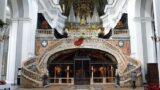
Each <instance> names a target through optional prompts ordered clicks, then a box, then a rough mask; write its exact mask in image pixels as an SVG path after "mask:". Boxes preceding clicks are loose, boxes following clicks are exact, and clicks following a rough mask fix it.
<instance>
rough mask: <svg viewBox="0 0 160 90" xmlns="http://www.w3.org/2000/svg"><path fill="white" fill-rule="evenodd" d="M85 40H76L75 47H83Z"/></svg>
mask: <svg viewBox="0 0 160 90" xmlns="http://www.w3.org/2000/svg"><path fill="white" fill-rule="evenodd" d="M83 40H84V38H83V37H81V38H79V39H78V40H76V41H75V42H74V45H75V46H81V44H82V43H83Z"/></svg>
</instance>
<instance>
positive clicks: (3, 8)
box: [0, 0, 7, 79]
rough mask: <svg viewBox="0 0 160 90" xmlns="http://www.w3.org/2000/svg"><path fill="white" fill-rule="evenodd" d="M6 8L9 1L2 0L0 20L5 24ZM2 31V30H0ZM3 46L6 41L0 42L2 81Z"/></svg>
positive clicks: (0, 33) (0, 2)
mask: <svg viewBox="0 0 160 90" xmlns="http://www.w3.org/2000/svg"><path fill="white" fill-rule="evenodd" d="M6 6H7V0H0V20H2V21H4V22H5V19H6ZM0 30H2V28H0ZM2 32H3V31H0V39H1V37H2V36H3V35H2V34H3V33H2ZM3 46H4V41H0V79H1V70H2V60H3Z"/></svg>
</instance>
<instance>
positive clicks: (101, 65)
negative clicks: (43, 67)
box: [47, 48, 117, 85]
mask: <svg viewBox="0 0 160 90" xmlns="http://www.w3.org/2000/svg"><path fill="white" fill-rule="evenodd" d="M47 69H48V72H49V79H50V83H54V84H56V83H58V84H59V83H63V84H64V83H73V84H74V85H90V84H92V83H103V82H107V83H114V82H115V81H114V80H115V74H116V70H117V60H116V58H115V57H114V56H113V55H111V54H109V53H107V52H104V51H101V50H97V49H86V48H78V49H69V50H64V51H59V52H57V53H55V54H52V55H51V56H50V57H49V59H48V62H47Z"/></svg>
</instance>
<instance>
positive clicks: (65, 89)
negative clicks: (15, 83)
mask: <svg viewBox="0 0 160 90" xmlns="http://www.w3.org/2000/svg"><path fill="white" fill-rule="evenodd" d="M13 90H144V88H143V87H137V88H136V89H132V88H131V87H126V88H121V87H108V86H103V87H101V86H99V87H96V88H90V89H87V88H84V87H82V88H76V89H74V88H73V87H70V86H50V87H47V88H30V89H29V88H28V89H27V88H15V89H13Z"/></svg>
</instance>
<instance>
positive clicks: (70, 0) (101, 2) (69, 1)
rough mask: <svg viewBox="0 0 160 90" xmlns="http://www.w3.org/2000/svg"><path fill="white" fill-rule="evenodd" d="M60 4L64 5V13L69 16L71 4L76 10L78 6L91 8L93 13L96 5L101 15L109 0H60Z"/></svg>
mask: <svg viewBox="0 0 160 90" xmlns="http://www.w3.org/2000/svg"><path fill="white" fill-rule="evenodd" d="M59 3H60V5H61V7H62V10H63V9H64V11H63V14H64V15H66V16H68V15H69V11H70V8H71V6H72V5H73V8H74V10H75V12H76V10H78V8H81V9H86V10H87V9H88V8H89V9H90V10H91V11H90V12H91V13H92V12H93V10H94V7H95V6H96V8H97V11H98V13H99V15H100V16H101V15H103V14H104V8H105V5H106V4H108V2H107V0H60V2H59Z"/></svg>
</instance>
